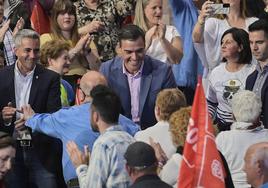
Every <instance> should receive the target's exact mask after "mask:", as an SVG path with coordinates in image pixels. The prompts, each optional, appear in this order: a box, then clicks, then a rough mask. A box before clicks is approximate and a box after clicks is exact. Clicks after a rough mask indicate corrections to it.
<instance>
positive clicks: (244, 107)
mask: <svg viewBox="0 0 268 188" xmlns="http://www.w3.org/2000/svg"><path fill="white" fill-rule="evenodd" d="M261 107H262V103H261V99H260V98H259V97H258V96H257V95H256V94H255V93H253V92H251V91H247V90H244V91H240V92H238V93H236V94H235V95H234V96H233V99H232V111H233V115H234V118H235V122H234V123H233V124H232V128H231V130H230V131H223V132H220V133H219V134H218V136H217V137H216V144H217V148H218V150H219V151H221V153H222V154H223V155H224V157H225V159H226V161H227V163H228V166H229V168H230V171H231V175H232V179H233V182H234V185H235V187H241V188H242V187H251V186H250V185H249V184H248V183H247V179H246V174H245V172H244V171H243V166H244V161H243V158H244V155H245V152H246V150H247V148H248V147H249V146H250V145H252V144H255V143H258V142H264V141H266V142H267V141H268V130H267V129H264V127H263V125H262V124H261V122H260V121H259V117H260V114H261Z"/></svg>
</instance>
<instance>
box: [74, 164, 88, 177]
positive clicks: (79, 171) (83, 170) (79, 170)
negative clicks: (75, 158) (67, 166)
mask: <svg viewBox="0 0 268 188" xmlns="http://www.w3.org/2000/svg"><path fill="white" fill-rule="evenodd" d="M87 168H88V166H87V165H85V164H81V165H79V166H78V167H77V168H76V170H75V171H76V174H77V176H78V177H79V174H84V173H86V172H87Z"/></svg>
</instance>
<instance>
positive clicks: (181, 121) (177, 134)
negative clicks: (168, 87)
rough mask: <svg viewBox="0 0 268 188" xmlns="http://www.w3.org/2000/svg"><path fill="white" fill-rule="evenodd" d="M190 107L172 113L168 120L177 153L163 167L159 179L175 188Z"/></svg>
mask: <svg viewBox="0 0 268 188" xmlns="http://www.w3.org/2000/svg"><path fill="white" fill-rule="evenodd" d="M191 109H192V108H191V107H183V108H181V109H180V110H177V111H176V112H174V113H173V114H172V115H171V116H170V119H169V131H170V135H171V138H172V143H173V145H174V146H175V147H176V148H177V152H176V153H175V154H173V155H172V157H171V158H170V159H169V160H168V161H167V163H166V165H164V167H163V169H162V170H161V172H160V178H161V179H162V180H163V181H165V182H166V183H168V184H170V185H172V186H174V187H175V185H176V184H177V180H178V173H179V169H180V164H181V161H182V152H183V146H184V142H185V139H186V135H187V127H188V123H189V119H190V117H191Z"/></svg>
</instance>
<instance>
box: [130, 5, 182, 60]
mask: <svg viewBox="0 0 268 188" xmlns="http://www.w3.org/2000/svg"><path fill="white" fill-rule="evenodd" d="M162 4H163V2H162V0H137V1H136V9H135V19H134V24H136V25H138V26H139V27H141V28H142V29H143V30H144V31H145V32H146V35H145V40H146V41H145V42H146V49H147V55H150V56H152V57H154V58H156V59H158V60H161V61H163V62H166V63H170V64H178V63H179V62H180V60H181V58H182V56H183V49H182V48H183V47H182V41H181V38H180V35H179V33H178V32H177V30H176V28H175V27H174V26H171V25H165V24H164V23H163V22H162V21H161V19H162V16H163V11H162Z"/></svg>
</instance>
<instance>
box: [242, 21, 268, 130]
mask: <svg viewBox="0 0 268 188" xmlns="http://www.w3.org/2000/svg"><path fill="white" fill-rule="evenodd" d="M248 30H249V41H250V48H251V52H252V55H253V56H254V57H255V58H256V60H257V61H258V64H257V66H256V70H255V71H254V72H253V73H252V74H250V75H249V76H248V78H247V81H246V89H247V90H251V91H253V92H254V93H256V94H257V95H258V96H259V97H261V100H262V114H261V121H262V122H263V124H264V126H265V127H266V128H268V23H267V22H266V21H265V20H258V21H256V22H254V23H253V24H251V25H250V26H249V28H248Z"/></svg>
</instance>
